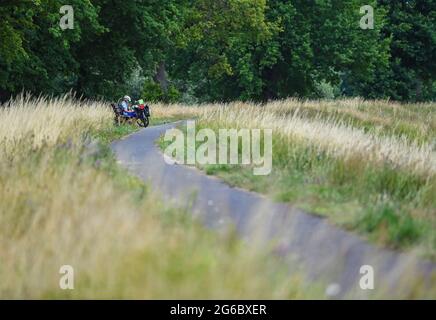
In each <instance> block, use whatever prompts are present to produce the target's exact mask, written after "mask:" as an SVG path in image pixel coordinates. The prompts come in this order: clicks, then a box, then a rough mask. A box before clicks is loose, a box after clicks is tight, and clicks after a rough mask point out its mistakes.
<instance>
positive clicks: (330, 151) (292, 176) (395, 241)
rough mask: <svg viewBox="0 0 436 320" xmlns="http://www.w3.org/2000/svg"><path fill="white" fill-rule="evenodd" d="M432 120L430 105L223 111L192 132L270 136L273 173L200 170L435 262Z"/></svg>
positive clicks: (293, 104) (351, 103) (233, 107)
mask: <svg viewBox="0 0 436 320" xmlns="http://www.w3.org/2000/svg"><path fill="white" fill-rule="evenodd" d="M435 114H436V104H434V103H433V104H405V105H401V104H396V103H389V102H384V101H367V102H364V101H361V100H358V99H355V100H343V101H321V102H319V101H312V102H311V101H306V102H303V101H297V100H286V101H277V102H272V103H269V104H267V105H265V106H257V105H250V104H243V103H233V104H230V105H220V106H216V108H209V109H207V110H204V112H202V114H201V116H200V117H199V120H198V122H197V130H199V129H201V128H206V127H207V128H212V129H214V131H215V132H216V133H218V129H219V128H236V129H238V128H239V129H240V128H270V129H273V171H272V173H271V174H270V175H268V176H254V175H253V170H252V167H250V166H240V165H237V166H235V165H205V166H200V165H198V167H200V168H202V169H204V170H205V171H206V173H208V174H213V175H217V176H219V177H221V178H223V179H224V180H225V181H227V182H228V183H229V184H231V185H234V186H239V187H244V188H247V189H250V190H253V191H256V192H260V193H264V194H267V195H269V196H271V197H273V198H274V199H276V200H279V201H284V202H289V203H292V204H294V205H296V206H298V207H300V208H303V209H306V210H308V211H310V212H313V213H316V214H320V215H323V216H326V217H328V218H329V219H330V220H331V221H333V222H335V223H336V224H338V225H340V226H342V227H345V228H347V229H351V230H355V231H358V232H360V233H361V234H364V235H366V236H367V237H368V238H369V239H371V240H372V241H374V242H377V243H381V244H383V245H386V246H390V247H393V248H401V249H407V250H414V251H416V252H417V253H418V254H420V255H422V256H425V257H430V258H435V256H436V231H435V230H436V196H435V195H436V149H435V148H436V118H435ZM217 136H218V134H217ZM160 143H161V146H162V148H164V147H165V146H166V145H167V144H168V143H165V142H163V140H161V141H160ZM200 144H201V143H197V147H198V146H199V145H200ZM239 151H241V150H239ZM217 154H218V153H217Z"/></svg>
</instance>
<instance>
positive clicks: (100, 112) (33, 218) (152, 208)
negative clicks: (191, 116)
mask: <svg viewBox="0 0 436 320" xmlns="http://www.w3.org/2000/svg"><path fill="white" fill-rule="evenodd" d="M154 111H155V114H159V112H161V115H162V116H163V115H168V114H169V113H170V112H173V114H176V113H178V112H180V111H181V110H177V109H176V108H173V109H172V111H171V109H165V110H163V108H154ZM183 111H185V109H183ZM111 121H112V116H111V112H110V110H109V109H108V108H107V107H106V105H105V104H104V103H100V102H86V103H78V102H76V101H73V100H71V99H69V98H64V99H51V100H48V99H45V98H39V99H32V98H28V97H20V98H18V99H17V100H14V101H12V102H11V103H10V106H7V107H1V108H0V141H1V142H0V199H1V201H0V298H12V299H16V298H32V299H33V298H133V299H138V298H178V299H180V298H304V297H307V296H308V295H309V293H308V290H306V288H305V287H304V284H303V283H302V282H301V279H300V278H299V277H289V276H288V274H287V270H286V269H284V268H282V267H281V266H280V264H277V263H275V262H274V261H272V260H271V259H266V258H265V256H264V254H263V253H262V252H257V251H256V252H254V251H251V250H248V249H247V248H246V247H244V246H243V245H241V244H240V243H239V242H238V241H235V240H234V239H233V238H232V237H227V236H218V235H214V234H211V233H210V232H208V231H205V230H204V229H203V228H201V227H200V226H198V225H197V224H196V223H195V222H193V221H192V220H191V219H190V218H189V216H190V215H189V213H187V212H183V211H180V210H177V209H171V208H166V207H165V206H164V205H162V204H161V203H160V201H159V199H158V198H157V197H156V196H155V195H153V194H151V192H149V189H148V188H146V187H145V186H144V185H142V184H141V183H140V182H139V181H137V180H136V179H133V178H131V177H129V176H126V174H125V173H124V172H123V171H122V170H120V169H119V168H117V166H116V165H115V162H114V160H113V159H112V158H111V157H110V156H109V155H108V153H107V150H106V149H105V148H104V146H101V147H100V148H102V149H100V150H98V151H97V152H94V153H93V155H92V156H87V154H88V153H89V152H88V149H87V147H86V145H87V144H88V143H89V139H91V138H90V137H92V135H93V134H95V133H98V132H100V131H102V130H103V131H105V132H106V134H107V132H108V131H109V132H110V130H112V129H111V128H112V127H111ZM84 136H87V137H88V138H84ZM94 146H95V145H94ZM105 150H106V151H105ZM62 265H71V266H72V267H73V268H74V271H75V279H74V280H75V282H74V286H75V289H74V290H70V291H69V290H67V291H64V290H61V289H60V287H59V280H60V277H61V275H60V274H59V269H60V267H61V266H62ZM309 292H310V291H309Z"/></svg>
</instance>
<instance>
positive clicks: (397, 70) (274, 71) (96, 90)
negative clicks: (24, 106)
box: [0, 0, 436, 102]
mask: <svg viewBox="0 0 436 320" xmlns="http://www.w3.org/2000/svg"><path fill="white" fill-rule="evenodd" d="M64 4H65V3H63V1H60V0H3V1H1V2H0V14H1V17H2V19H1V21H0V39H1V41H0V98H1V99H2V100H5V99H7V98H9V97H10V96H11V95H15V94H17V93H19V92H21V91H22V90H26V91H31V92H34V93H41V92H42V93H45V94H54V95H58V94H61V93H63V92H66V91H70V90H73V91H76V92H77V93H79V94H80V95H84V96H86V97H105V98H110V99H113V98H115V97H118V96H120V95H122V94H124V93H130V94H132V95H134V96H139V95H144V96H145V98H147V99H149V100H164V101H175V100H180V99H183V100H184V101H185V102H195V101H216V100H234V99H242V100H258V101H264V100H268V99H274V98H283V97H288V96H300V97H326V98H332V97H335V96H337V95H348V96H356V95H359V96H363V97H368V98H379V97H381V98H392V99H396V100H434V99H435V97H436V84H435V83H436V82H435V72H436V63H435V60H434V57H435V56H436V52H435V51H436V31H435V30H436V26H435V19H436V10H435V9H436V2H435V1H430V0H412V1H402V2H398V1H393V0H214V1H211V0H194V1H188V0H166V1H159V0H147V1H145V0H144V1H138V0H122V1H121V0H119V1H118V0H85V1H83V0H69V1H68V4H69V5H71V6H72V7H73V8H74V29H67V30H61V28H60V26H59V21H60V19H61V17H62V16H63V14H62V13H60V10H59V9H60V8H61V6H62V5H64ZM368 4H369V5H372V6H373V7H374V8H375V27H374V29H373V30H362V29H361V28H360V27H359V21H360V19H361V18H362V16H363V15H362V14H361V13H360V8H361V6H363V5H368Z"/></svg>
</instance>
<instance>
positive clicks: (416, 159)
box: [201, 100, 436, 176]
mask: <svg viewBox="0 0 436 320" xmlns="http://www.w3.org/2000/svg"><path fill="white" fill-rule="evenodd" d="M328 103H330V104H331V103H332V102H327V104H328ZM323 104H324V102H322V103H319V105H321V106H323ZM342 104H344V105H350V106H353V105H354V104H353V100H351V101H348V102H346V101H342ZM295 107H296V104H295V103H294V101H293V100H290V101H281V102H274V103H271V104H268V105H266V107H261V106H256V105H252V104H245V103H232V104H229V105H224V106H221V107H219V108H214V109H209V110H204V112H203V113H202V114H201V120H202V121H205V122H207V123H214V122H219V123H220V125H222V126H223V127H235V128H268V129H272V130H273V132H274V133H276V134H280V135H282V136H284V137H287V138H289V139H291V140H295V139H297V140H301V141H302V142H304V143H306V144H310V145H313V146H315V147H317V148H319V149H320V150H322V151H325V152H327V153H328V154H329V155H331V156H334V157H337V158H342V159H359V158H360V159H361V160H362V161H365V162H369V163H373V164H374V165H382V166H383V165H385V164H388V165H389V166H392V167H393V168H398V169H402V170H407V171H408V172H412V173H416V174H418V175H421V176H433V175H435V173H436V150H434V147H433V145H432V144H431V143H422V144H418V143H416V142H415V141H413V140H409V139H407V137H405V136H395V135H386V136H380V135H375V134H371V133H368V132H366V131H365V130H364V129H363V128H359V127H353V126H351V125H349V124H347V123H344V122H341V121H339V120H338V119H337V118H335V117H331V118H327V119H325V118H323V117H321V116H319V117H314V118H312V119H308V118H306V117H304V116H301V115H300V114H299V110H298V109H297V110H296V112H294V113H292V114H291V115H289V114H288V113H287V112H285V110H288V111H291V110H293V109H294V108H295ZM300 107H304V105H300ZM310 108H311V107H310ZM350 109H352V107H350ZM277 113H279V115H277Z"/></svg>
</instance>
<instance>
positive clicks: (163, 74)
mask: <svg viewBox="0 0 436 320" xmlns="http://www.w3.org/2000/svg"><path fill="white" fill-rule="evenodd" d="M154 81H156V82H157V83H159V84H160V87H161V89H162V91H163V92H164V93H165V94H167V92H168V78H167V71H166V69H165V62H164V61H161V62H160V63H159V65H158V66H157V70H156V74H155V76H154Z"/></svg>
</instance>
